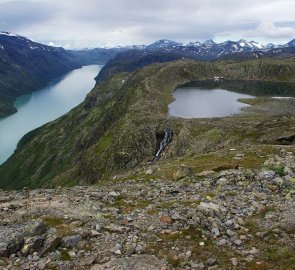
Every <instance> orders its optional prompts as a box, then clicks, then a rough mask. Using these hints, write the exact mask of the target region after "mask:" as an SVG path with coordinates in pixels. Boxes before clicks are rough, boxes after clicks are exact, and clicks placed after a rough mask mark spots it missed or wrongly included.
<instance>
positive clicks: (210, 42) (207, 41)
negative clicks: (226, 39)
mask: <svg viewBox="0 0 295 270" xmlns="http://www.w3.org/2000/svg"><path fill="white" fill-rule="evenodd" d="M203 44H205V45H206V44H208V45H212V44H216V43H215V41H214V40H213V39H208V40H206V41H205V42H204V43H203Z"/></svg>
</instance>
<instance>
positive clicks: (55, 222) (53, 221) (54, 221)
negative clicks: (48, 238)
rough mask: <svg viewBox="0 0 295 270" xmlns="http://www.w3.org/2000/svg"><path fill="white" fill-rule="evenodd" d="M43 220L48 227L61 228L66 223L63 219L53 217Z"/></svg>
mask: <svg viewBox="0 0 295 270" xmlns="http://www.w3.org/2000/svg"><path fill="white" fill-rule="evenodd" d="M42 220H43V222H44V223H45V224H46V225H47V226H48V227H59V226H61V225H63V224H64V222H65V221H64V219H63V218H61V217H53V216H46V217H43V218H42Z"/></svg>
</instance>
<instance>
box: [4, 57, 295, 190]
mask: <svg viewBox="0 0 295 270" xmlns="http://www.w3.org/2000/svg"><path fill="white" fill-rule="evenodd" d="M215 75H219V76H224V77H225V78H227V79H243V80H254V79H255V80H272V81H281V80H285V81H286V80H289V81H292V80H295V61H294V60H292V59H290V60H284V61H280V60H261V61H247V62H240V63H236V62H219V63H198V62H194V61H184V60H181V61H175V62H171V63H163V64H155V65H150V66H147V67H145V68H143V69H141V70H138V71H136V72H134V73H127V72H125V73H118V74H115V75H114V76H112V77H111V78H110V79H108V80H105V81H103V82H101V83H100V84H99V85H97V86H96V87H95V88H94V89H93V90H92V92H91V93H90V94H89V95H88V96H87V98H86V100H85V101H84V102H83V103H82V104H81V105H79V106H78V107H76V108H75V109H73V110H72V111H71V112H69V113H68V114H66V115H65V116H63V117H61V118H59V119H57V120H56V121H54V122H51V123H49V124H47V125H45V126H43V127H41V128H39V129H37V130H34V131H32V132H30V133H28V134H27V135H26V136H25V137H24V138H23V139H22V141H21V142H20V143H19V145H18V149H17V150H16V152H15V154H14V155H13V156H12V157H11V158H10V159H9V160H8V161H7V162H6V163H5V164H4V165H2V166H1V167H0V175H1V181H0V186H2V187H5V188H20V187H23V186H30V187H44V186H45V187H49V186H54V185H73V184H77V183H79V184H81V183H95V182H97V181H99V180H100V179H101V178H103V177H104V176H106V175H110V174H113V173H115V172H117V171H122V170H123V171H124V170H125V169H129V168H133V167H135V166H137V165H139V164H142V163H145V162H148V161H151V160H154V158H155V154H156V151H157V149H158V147H159V143H160V141H161V139H162V138H163V136H164V130H165V128H167V127H169V128H171V129H172V132H173V139H172V142H171V143H170V144H169V146H168V147H167V149H165V151H164V153H163V155H164V156H166V157H167V158H169V157H170V158H174V157H179V156H187V155H190V156H192V155H200V154H204V153H208V152H212V151H221V150H222V149H225V148H229V147H233V146H235V145H237V144H239V145H243V144H247V143H251V144H256V143H273V142H274V140H275V138H276V137H278V136H279V135H281V133H282V129H281V128H282V127H283V128H284V132H289V131H290V132H291V127H292V123H293V121H294V117H293V112H289V111H284V112H282V111H280V110H277V111H272V112H271V113H269V114H262V113H261V114H260V113H259V110H260V111H263V110H264V108H262V109H261V107H259V106H262V105H261V104H267V106H268V108H269V107H273V108H275V106H273V104H274V103H275V102H286V104H284V106H285V107H287V108H288V106H292V104H291V103H292V102H293V101H271V100H267V101H264V102H262V101H259V100H258V101H257V104H256V105H255V106H257V110H256V111H255V113H249V114H244V115H243V114H242V115H240V116H237V117H227V118H220V119H195V120H183V119H177V118H170V117H167V110H168V104H169V103H171V102H172V100H173V96H172V92H173V91H174V89H175V88H176V87H177V86H178V85H181V84H184V83H186V82H189V81H194V80H205V79H212V78H213V77H214V76H215ZM288 102H289V103H288ZM280 105H282V104H280ZM255 106H254V107H255ZM263 106H264V105H263ZM255 108H256V107H255ZM264 111H265V110H264ZM286 114H289V116H290V114H291V116H290V117H288V118H284V117H282V118H281V119H282V120H281V121H279V122H278V123H276V124H273V121H274V119H275V117H278V116H280V117H281V116H282V115H286ZM273 125H275V126H276V128H273Z"/></svg>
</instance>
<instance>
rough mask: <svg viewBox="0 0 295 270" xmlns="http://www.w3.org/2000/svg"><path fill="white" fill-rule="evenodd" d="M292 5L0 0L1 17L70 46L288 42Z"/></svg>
mask: <svg viewBox="0 0 295 270" xmlns="http://www.w3.org/2000/svg"><path fill="white" fill-rule="evenodd" d="M5 5H6V6H5ZM294 9H295V1H293V0H260V1H257V0H248V1H237V0H223V1H220V0H149V1H139V0H99V1H98V0H87V1H85V0H31V1H24V0H23V1H19V2H15V1H9V2H6V3H4V4H1V0H0V20H1V21H2V20H3V18H4V19H5V21H7V22H8V23H9V24H10V27H11V29H13V30H14V31H16V32H20V34H24V35H27V36H29V37H33V38H34V39H36V40H38V41H43V40H47V41H53V42H55V43H60V42H63V44H65V43H67V44H75V45H71V46H86V45H87V44H88V46H102V45H103V44H112V45H119V44H127V43H129V44H130V43H137V44H140V43H149V42H152V41H154V40H156V39H160V38H170V39H175V40H176V41H182V42H185V41H194V40H205V39H208V38H219V39H223V40H225V39H229V38H232V37H238V38H244V37H245V36H254V34H255V31H256V37H257V38H258V39H260V40H268V39H271V38H275V39H277V40H278V39H285V40H287V39H291V38H293V30H292V29H293V27H294V24H289V23H288V22H292V21H294V20H293V17H294V15H293V10H294ZM265 22H269V24H268V27H267V25H266V23H265ZM8 30H9V29H8Z"/></svg>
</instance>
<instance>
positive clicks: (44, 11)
mask: <svg viewBox="0 0 295 270" xmlns="http://www.w3.org/2000/svg"><path fill="white" fill-rule="evenodd" d="M55 11H56V8H55V7H54V6H52V5H50V4H49V3H41V2H31V1H5V2H0V27H1V26H2V27H5V28H6V29H7V30H9V31H18V30H20V29H24V28H25V27H27V26H30V25H32V24H37V23H44V22H46V21H48V20H50V19H51V18H53V16H54V13H55Z"/></svg>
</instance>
